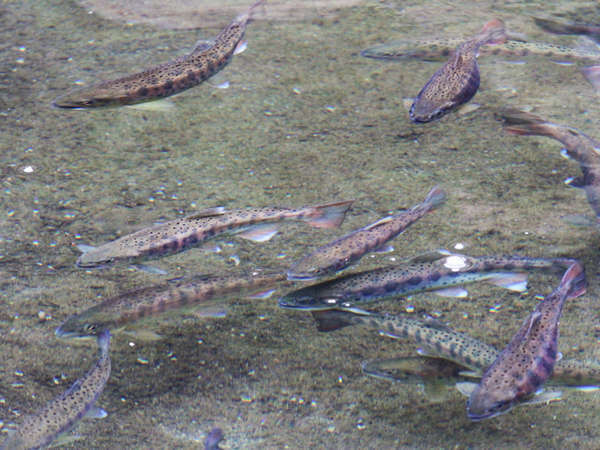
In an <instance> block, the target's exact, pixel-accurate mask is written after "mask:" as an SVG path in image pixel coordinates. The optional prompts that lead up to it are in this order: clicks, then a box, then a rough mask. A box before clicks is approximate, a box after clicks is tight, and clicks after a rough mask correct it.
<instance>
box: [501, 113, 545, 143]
mask: <svg viewBox="0 0 600 450" xmlns="http://www.w3.org/2000/svg"><path fill="white" fill-rule="evenodd" d="M499 115H500V118H502V120H504V130H505V131H507V132H508V133H510V134H517V135H522V136H529V135H539V136H551V133H550V131H549V129H548V125H549V122H547V121H546V120H544V119H542V118H541V117H538V116H536V115H534V114H530V113H528V112H525V111H521V110H519V109H513V108H507V109H503V110H502V111H500V113H499Z"/></svg>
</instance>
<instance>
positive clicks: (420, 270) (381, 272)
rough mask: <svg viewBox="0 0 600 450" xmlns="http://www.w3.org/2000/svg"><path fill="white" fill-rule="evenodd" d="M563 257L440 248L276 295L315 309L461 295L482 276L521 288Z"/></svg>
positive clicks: (560, 264)
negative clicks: (462, 252)
mask: <svg viewBox="0 0 600 450" xmlns="http://www.w3.org/2000/svg"><path fill="white" fill-rule="evenodd" d="M570 263H572V260H570V259H566V258H549V259H546V258H521V257H497V256H481V257H472V256H466V255H460V254H454V253H450V252H448V251H447V250H440V251H437V252H432V253H430V254H426V255H422V256H419V257H417V258H414V259H412V260H410V261H408V262H407V263H405V264H401V265H395V266H389V267H380V268H378V269H373V270H367V271H364V272H358V273H353V274H348V275H344V276H341V277H338V278H335V279H333V280H328V281H324V282H321V283H317V284H313V285H311V286H306V287H304V288H301V289H298V290H296V291H293V292H290V293H288V294H286V295H284V296H283V297H281V298H280V299H279V306H281V307H283V308H290V309H302V310H308V311H319V310H326V309H338V310H346V311H361V309H360V306H361V305H364V304H367V303H370V302H374V301H378V300H384V299H389V298H394V297H401V296H407V295H412V294H415V293H418V292H424V291H432V292H433V293H435V294H438V295H442V296H452V297H465V296H466V295H467V291H466V290H465V289H463V288H459V287H458V286H459V285H461V284H467V283H474V282H477V281H486V282H488V283H491V284H494V285H496V286H500V287H504V288H507V289H510V290H514V291H524V290H525V289H526V286H527V274H526V273H525V272H526V271H528V270H534V269H541V270H546V271H548V270H549V271H556V270H557V269H558V270H564V267H565V266H568V265H570Z"/></svg>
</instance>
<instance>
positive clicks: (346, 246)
mask: <svg viewBox="0 0 600 450" xmlns="http://www.w3.org/2000/svg"><path fill="white" fill-rule="evenodd" d="M445 200H446V194H445V192H444V191H443V190H442V189H441V188H440V187H439V186H436V187H434V188H433V189H432V190H431V191H430V192H429V194H428V195H427V198H426V199H425V201H423V203H420V204H418V205H415V206H413V207H412V208H411V209H409V210H408V211H403V212H401V213H399V214H396V215H394V216H388V217H384V218H383V219H379V220H378V221H377V222H374V223H372V224H370V225H367V226H366V227H363V228H359V229H358V230H355V231H353V232H352V233H350V234H347V235H345V236H343V237H341V238H339V239H336V240H335V241H333V242H330V243H328V244H325V245H323V246H321V247H319V248H318V249H316V250H315V251H314V252H312V253H311V254H309V255H307V256H305V257H304V258H302V259H300V260H299V261H297V262H296V263H294V264H292V266H291V267H290V269H289V270H288V280H313V279H315V278H320V277H323V276H325V275H328V274H331V273H335V272H339V271H341V270H343V269H345V268H346V267H348V266H350V265H352V264H354V263H355V262H357V261H358V260H359V259H360V258H362V257H363V256H364V255H366V254H367V253H369V252H371V251H373V250H376V249H379V248H381V247H383V246H384V245H385V244H386V243H387V242H388V241H389V240H391V239H393V238H395V237H396V236H398V235H399V234H400V233H402V232H404V230H406V229H407V228H408V227H409V226H411V225H412V224H413V223H415V222H416V221H417V220H419V219H420V218H421V217H423V216H424V215H425V214H427V213H428V212H430V211H431V210H433V209H434V208H436V207H437V206H438V205H440V204H442V203H443V202H444V201H445Z"/></svg>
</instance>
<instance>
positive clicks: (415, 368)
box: [312, 310, 600, 395]
mask: <svg viewBox="0 0 600 450" xmlns="http://www.w3.org/2000/svg"><path fill="white" fill-rule="evenodd" d="M312 315H313V318H314V319H315V322H316V324H317V329H318V330H319V331H321V332H330V331H333V330H337V329H340V328H344V327H347V326H352V325H359V326H365V327H367V328H372V329H375V330H377V331H378V333H379V334H380V335H384V336H387V337H391V338H393V339H402V340H408V341H409V342H411V343H413V344H415V345H417V346H418V349H417V353H418V354H419V356H408V357H406V356H401V357H397V358H388V359H383V360H373V361H368V362H365V363H363V365H362V369H363V373H365V374H367V375H370V376H374V377H377V378H384V379H388V380H393V381H407V380H409V381H410V380H413V381H414V380H415V379H416V380H417V381H421V382H422V383H423V384H424V387H425V390H426V391H428V392H430V393H435V392H437V391H438V389H437V388H438V387H439V386H437V385H438V384H440V383H439V382H440V381H444V383H442V384H443V385H444V386H449V385H450V382H452V383H453V385H455V384H456V381H457V380H458V379H462V380H465V379H473V378H481V377H482V376H483V374H484V372H485V371H486V369H487V368H488V367H490V366H491V365H492V364H493V363H494V361H495V360H496V359H497V357H498V355H499V353H500V351H499V350H498V349H496V348H495V347H493V346H491V345H488V344H486V343H485V342H483V341H481V340H479V339H476V338H474V337H472V336H471V335H469V334H467V333H461V332H459V331H456V330H454V329H452V328H450V327H449V326H447V325H444V324H442V323H441V322H439V321H438V320H436V319H433V318H427V319H424V320H423V319H417V318H414V317H412V316H409V315H403V314H398V315H390V314H379V313H370V312H364V313H361V314H356V313H352V312H347V311H336V310H329V311H314V312H312ZM439 361H443V362H439ZM444 362H446V363H448V364H444ZM396 372H399V373H396ZM394 373H396V375H394ZM429 378H433V379H434V382H433V385H431V383H430V382H431V380H430V379H429ZM439 378H442V379H443V380H439ZM549 384H551V385H553V386H568V387H574V388H586V387H588V386H599V385H600V362H599V361H578V360H574V359H564V358H563V359H560V360H559V361H558V362H557V363H556V365H555V367H554V372H553V374H552V377H551V380H549ZM438 394H439V392H438ZM436 395H437V394H436Z"/></svg>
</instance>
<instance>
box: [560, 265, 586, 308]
mask: <svg viewBox="0 0 600 450" xmlns="http://www.w3.org/2000/svg"><path fill="white" fill-rule="evenodd" d="M560 284H561V286H565V285H568V286H569V294H568V298H570V299H571V298H576V297H579V296H580V295H583V294H585V291H586V287H587V281H586V278H585V270H584V269H583V266H582V265H581V264H580V263H579V262H575V263H573V264H572V265H571V267H569V268H568V269H567V271H566V272H565V274H564V276H563V278H562V280H561V282H560Z"/></svg>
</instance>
